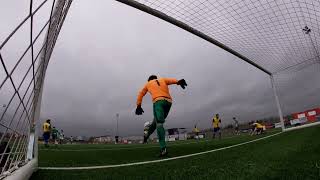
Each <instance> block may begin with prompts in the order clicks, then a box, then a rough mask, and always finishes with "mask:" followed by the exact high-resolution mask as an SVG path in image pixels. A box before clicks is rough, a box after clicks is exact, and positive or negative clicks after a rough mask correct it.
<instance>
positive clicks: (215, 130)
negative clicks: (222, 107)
mask: <svg viewBox="0 0 320 180" xmlns="http://www.w3.org/2000/svg"><path fill="white" fill-rule="evenodd" d="M220 124H221V118H220V117H219V114H216V115H215V116H214V117H213V119H212V126H213V136H212V138H213V139H214V138H215V137H216V133H219V139H221V129H220Z"/></svg>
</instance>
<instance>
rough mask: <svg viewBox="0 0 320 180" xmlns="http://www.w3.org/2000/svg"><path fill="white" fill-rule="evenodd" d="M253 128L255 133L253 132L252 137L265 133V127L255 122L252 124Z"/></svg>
mask: <svg viewBox="0 0 320 180" xmlns="http://www.w3.org/2000/svg"><path fill="white" fill-rule="evenodd" d="M252 126H253V131H252V133H251V135H254V134H255V135H258V134H262V133H264V130H265V126H263V125H262V124H260V123H258V122H255V123H253V124H252Z"/></svg>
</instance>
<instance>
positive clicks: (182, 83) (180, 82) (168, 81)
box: [164, 78, 187, 89]
mask: <svg viewBox="0 0 320 180" xmlns="http://www.w3.org/2000/svg"><path fill="white" fill-rule="evenodd" d="M164 80H165V82H166V84H167V85H171V84H177V85H179V86H181V87H182V89H185V88H186V86H187V83H186V81H185V80H184V79H180V80H177V79H175V78H164Z"/></svg>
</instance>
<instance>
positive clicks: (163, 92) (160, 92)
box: [137, 78, 178, 105]
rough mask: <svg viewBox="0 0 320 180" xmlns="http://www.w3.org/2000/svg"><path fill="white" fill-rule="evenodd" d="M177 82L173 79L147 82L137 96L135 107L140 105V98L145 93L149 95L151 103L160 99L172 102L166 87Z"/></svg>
mask: <svg viewBox="0 0 320 180" xmlns="http://www.w3.org/2000/svg"><path fill="white" fill-rule="evenodd" d="M177 82H178V80H176V79H173V78H160V79H154V80H151V81H149V82H147V83H146V84H145V85H144V87H143V88H142V90H141V91H140V92H139V94H138V99H137V105H141V103H142V98H143V96H144V95H146V93H147V92H149V93H150V94H151V97H152V101H153V102H156V101H158V100H160V99H166V100H169V101H172V98H171V96H170V92H169V87H168V85H171V84H177Z"/></svg>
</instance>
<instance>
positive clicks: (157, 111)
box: [136, 75, 187, 157]
mask: <svg viewBox="0 0 320 180" xmlns="http://www.w3.org/2000/svg"><path fill="white" fill-rule="evenodd" d="M171 84H177V85H180V86H181V87H182V88H183V89H185V86H187V83H186V81H185V80H184V79H181V80H179V81H178V80H176V79H173V78H159V79H158V78H157V76H155V75H151V76H150V77H149V78H148V82H147V83H146V84H145V86H144V87H143V88H142V90H141V91H140V92H139V94H138V98H137V108H136V115H142V113H144V111H143V109H142V107H141V104H142V99H143V97H144V96H145V95H146V93H147V92H149V93H150V94H151V96H152V102H153V116H154V119H153V121H152V123H151V125H150V127H149V129H148V132H147V133H146V135H145V136H144V142H145V143H146V142H147V140H148V138H149V136H150V135H151V134H152V133H153V132H154V131H155V129H157V135H158V139H159V144H160V157H161V156H165V155H167V154H168V152H167V148H166V142H165V130H164V127H163V124H164V122H165V119H166V117H167V116H168V114H169V111H170V108H171V104H172V98H171V96H170V93H169V87H168V86H169V85H171Z"/></svg>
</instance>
